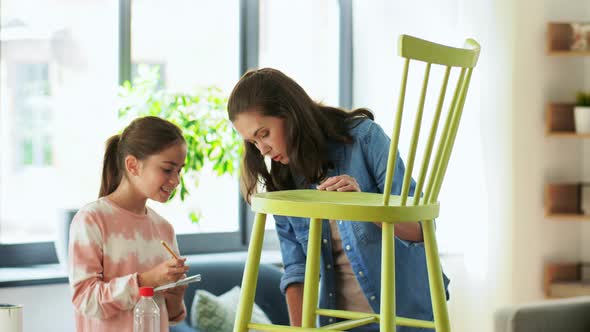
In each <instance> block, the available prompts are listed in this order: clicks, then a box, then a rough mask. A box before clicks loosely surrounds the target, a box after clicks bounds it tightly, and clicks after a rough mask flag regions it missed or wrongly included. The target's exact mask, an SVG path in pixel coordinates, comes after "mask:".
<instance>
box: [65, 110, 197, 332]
mask: <svg viewBox="0 0 590 332" xmlns="http://www.w3.org/2000/svg"><path fill="white" fill-rule="evenodd" d="M186 153H187V150H186V144H185V141H184V138H183V136H182V132H181V130H180V129H179V128H178V127H177V126H175V125H174V124H172V123H170V122H168V121H166V120H163V119H160V118H158V117H143V118H138V119H135V120H134V121H133V122H131V124H129V126H128V127H127V128H125V130H124V131H123V133H122V134H121V135H114V136H112V137H111V138H109V140H108V141H107V144H106V152H105V154H104V163H103V170H102V183H101V188H100V194H99V199H98V200H97V201H94V202H92V203H89V204H87V205H86V206H84V207H83V208H82V209H80V211H79V212H78V213H77V214H76V216H75V217H74V219H73V222H72V226H71V228H70V246H69V251H70V255H69V257H70V271H69V272H70V274H69V280H70V286H71V288H72V289H73V296H72V302H73V304H74V307H75V309H76V310H75V311H76V314H75V315H76V329H77V331H92V332H95V331H131V330H133V308H134V306H135V303H136V302H137V300H138V299H139V287H143V286H147V287H158V286H160V285H164V284H167V283H170V282H173V281H177V280H178V279H180V278H182V277H184V276H185V272H186V271H187V270H188V266H185V265H184V261H185V260H186V258H183V259H179V260H176V259H174V258H173V259H170V257H169V256H170V254H168V253H167V252H166V250H165V249H164V248H163V247H162V245H161V244H160V241H161V240H164V241H166V242H167V243H171V244H173V248H174V251H176V252H178V249H177V244H176V237H175V235H174V230H173V229H172V225H170V224H169V223H168V222H167V221H166V220H165V219H164V218H162V217H161V216H159V215H158V214H157V213H156V212H155V211H154V210H152V209H150V208H149V207H147V206H146V201H147V199H148V198H149V199H152V200H155V201H158V202H166V201H167V200H168V198H169V197H170V193H171V192H172V191H173V190H174V188H175V187H176V186H177V185H178V183H179V173H180V170H181V169H182V167H183V166H184V161H185V158H186ZM186 287H187V286H182V287H176V288H174V289H170V290H167V291H164V292H162V293H156V295H155V297H154V299H155V300H156V303H158V306H159V307H160V324H161V330H162V331H168V326H169V322H170V323H176V322H180V321H182V320H183V319H184V318H185V316H186V308H185V305H184V302H183V296H184V291H185V289H186Z"/></svg>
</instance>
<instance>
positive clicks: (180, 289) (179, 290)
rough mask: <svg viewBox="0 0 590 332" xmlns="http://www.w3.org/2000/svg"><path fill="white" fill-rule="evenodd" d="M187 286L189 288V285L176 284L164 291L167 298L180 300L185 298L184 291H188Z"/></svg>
mask: <svg viewBox="0 0 590 332" xmlns="http://www.w3.org/2000/svg"><path fill="white" fill-rule="evenodd" d="M187 288H188V285H182V286H176V287H174V288H168V289H166V290H164V292H165V293H166V298H167V299H172V300H178V301H180V300H182V299H183V298H184V292H185V291H186V289H187Z"/></svg>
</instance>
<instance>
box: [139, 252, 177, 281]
mask: <svg viewBox="0 0 590 332" xmlns="http://www.w3.org/2000/svg"><path fill="white" fill-rule="evenodd" d="M185 261H186V258H181V259H175V258H172V259H170V260H167V261H165V262H162V263H160V264H158V265H157V266H156V267H154V268H153V269H151V270H149V271H147V272H144V273H140V274H139V275H138V279H139V280H138V281H139V286H140V287H144V286H146V287H158V286H162V285H165V284H169V283H171V282H175V281H177V280H179V279H181V278H182V277H183V276H186V272H187V271H188V266H186V265H184V262H185Z"/></svg>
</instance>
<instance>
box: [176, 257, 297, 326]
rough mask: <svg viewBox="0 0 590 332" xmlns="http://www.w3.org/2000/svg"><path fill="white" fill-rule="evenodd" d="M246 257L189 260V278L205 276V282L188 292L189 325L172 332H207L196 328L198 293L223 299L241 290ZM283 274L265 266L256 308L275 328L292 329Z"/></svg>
mask: <svg viewBox="0 0 590 332" xmlns="http://www.w3.org/2000/svg"><path fill="white" fill-rule="evenodd" d="M244 264H245V260H244V255H235V256H232V255H210V256H208V255H200V256H199V257H188V259H187V265H188V266H189V267H190V270H189V273H188V275H194V274H201V281H200V282H196V283H192V284H190V285H189V287H188V288H187V290H186V293H185V296H184V301H185V305H186V307H187V311H188V312H187V317H186V319H185V321H183V322H181V323H179V324H177V325H175V326H171V327H170V331H171V332H195V331H196V332H203V331H199V330H198V329H196V328H194V327H192V326H191V325H190V322H191V319H190V318H191V317H190V314H191V310H190V309H191V306H192V303H193V299H194V295H195V291H196V290H197V289H203V290H206V291H208V292H209V293H212V294H214V295H221V294H223V293H225V292H227V291H229V290H230V289H232V288H234V287H235V286H241V284H242V275H243V272H244ZM282 274H283V273H282V271H281V270H280V269H279V268H278V267H276V266H274V265H271V264H261V265H260V269H259V272H258V285H257V286H256V298H255V302H256V304H257V305H258V306H259V307H260V308H261V309H262V310H263V311H264V313H265V314H266V316H268V318H269V319H270V320H271V321H272V323H273V324H282V325H289V314H288V311H287V305H286V301H285V297H284V295H283V294H282V293H281V291H280V289H279V283H280V280H281V276H282Z"/></svg>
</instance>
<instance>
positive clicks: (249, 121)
mask: <svg viewBox="0 0 590 332" xmlns="http://www.w3.org/2000/svg"><path fill="white" fill-rule="evenodd" d="M233 124H234V127H235V128H236V130H237V131H238V133H239V134H240V136H242V138H243V139H244V141H246V143H250V144H253V145H254V146H255V147H256V148H257V149H258V151H260V154H262V155H263V156H264V157H269V158H270V159H272V160H273V161H275V162H279V163H281V164H284V165H286V164H288V163H289V156H288V154H287V148H286V144H285V120H284V119H282V118H279V117H275V116H265V115H262V114H261V113H260V112H258V111H255V110H253V111H246V112H242V113H240V114H238V115H237V116H236V117H235V119H234V121H233Z"/></svg>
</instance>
